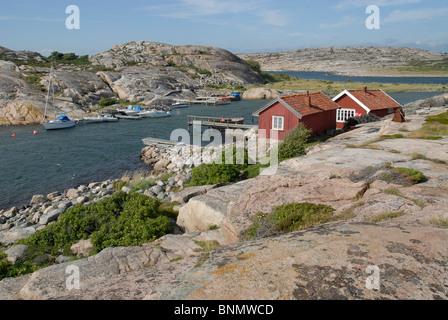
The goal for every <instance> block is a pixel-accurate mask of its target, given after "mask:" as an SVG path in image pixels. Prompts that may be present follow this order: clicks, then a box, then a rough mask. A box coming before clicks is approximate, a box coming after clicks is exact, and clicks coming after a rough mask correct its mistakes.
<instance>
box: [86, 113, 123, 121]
mask: <svg viewBox="0 0 448 320" xmlns="http://www.w3.org/2000/svg"><path fill="white" fill-rule="evenodd" d="M82 120H83V121H84V122H86V123H100V122H117V121H118V120H119V119H118V118H117V117H115V116H113V115H111V114H99V115H97V116H92V117H83V118H82Z"/></svg>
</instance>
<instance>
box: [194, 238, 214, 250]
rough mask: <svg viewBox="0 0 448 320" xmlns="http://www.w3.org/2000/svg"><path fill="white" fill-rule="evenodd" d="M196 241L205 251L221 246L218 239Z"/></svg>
mask: <svg viewBox="0 0 448 320" xmlns="http://www.w3.org/2000/svg"><path fill="white" fill-rule="evenodd" d="M194 242H196V244H197V245H199V246H200V247H201V248H202V249H203V250H204V251H205V252H210V251H213V250H215V249H216V248H219V247H220V245H219V243H218V241H216V240H211V241H194Z"/></svg>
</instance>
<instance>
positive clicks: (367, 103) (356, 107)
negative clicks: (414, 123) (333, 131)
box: [333, 87, 402, 128]
mask: <svg viewBox="0 0 448 320" xmlns="http://www.w3.org/2000/svg"><path fill="white" fill-rule="evenodd" d="M333 101H334V102H336V103H337V104H338V105H339V106H340V109H339V110H338V111H337V115H336V127H337V128H344V126H345V124H346V121H347V120H348V119H349V118H353V117H356V116H360V115H365V114H368V113H373V114H376V115H377V116H379V117H385V116H387V115H389V114H393V113H395V111H396V110H397V109H398V108H401V107H402V105H401V104H399V103H398V102H397V101H395V100H394V99H393V98H391V97H390V96H389V95H388V94H387V93H385V92H384V91H383V90H367V87H363V88H362V90H344V91H343V92H341V93H340V94H338V95H337V96H336V97H334V98H333Z"/></svg>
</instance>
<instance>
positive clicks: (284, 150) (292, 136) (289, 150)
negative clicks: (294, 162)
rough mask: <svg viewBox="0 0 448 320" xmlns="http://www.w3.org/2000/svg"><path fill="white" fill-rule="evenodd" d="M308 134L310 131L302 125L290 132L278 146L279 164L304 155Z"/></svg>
mask: <svg viewBox="0 0 448 320" xmlns="http://www.w3.org/2000/svg"><path fill="white" fill-rule="evenodd" d="M310 134H311V130H309V129H307V128H306V127H305V125H304V124H302V123H300V124H299V125H298V126H297V127H295V128H294V129H293V130H291V131H290V132H289V133H288V134H287V135H286V137H285V138H284V139H283V142H281V143H280V144H279V146H278V158H279V162H281V161H283V160H286V159H290V158H295V157H300V156H303V155H305V154H306V143H307V142H308V139H309V137H310Z"/></svg>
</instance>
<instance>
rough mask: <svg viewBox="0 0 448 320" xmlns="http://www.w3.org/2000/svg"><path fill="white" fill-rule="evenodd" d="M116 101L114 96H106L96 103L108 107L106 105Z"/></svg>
mask: <svg viewBox="0 0 448 320" xmlns="http://www.w3.org/2000/svg"><path fill="white" fill-rule="evenodd" d="M116 102H117V99H116V98H106V99H103V100H101V101H100V102H98V105H99V106H100V107H108V106H111V105H113V104H115V103H116Z"/></svg>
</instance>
